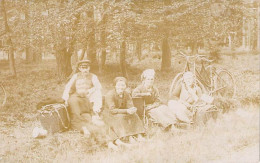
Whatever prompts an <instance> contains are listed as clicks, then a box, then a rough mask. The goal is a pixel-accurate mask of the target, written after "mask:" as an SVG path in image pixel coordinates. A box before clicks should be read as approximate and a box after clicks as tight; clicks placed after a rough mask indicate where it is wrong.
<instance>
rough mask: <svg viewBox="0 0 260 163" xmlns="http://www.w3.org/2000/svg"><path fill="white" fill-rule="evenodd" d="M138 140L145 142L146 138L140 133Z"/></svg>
mask: <svg viewBox="0 0 260 163" xmlns="http://www.w3.org/2000/svg"><path fill="white" fill-rule="evenodd" d="M137 141H138V142H145V141H146V139H145V138H144V137H143V136H142V135H141V134H138V136H137Z"/></svg>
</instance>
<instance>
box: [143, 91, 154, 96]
mask: <svg viewBox="0 0 260 163" xmlns="http://www.w3.org/2000/svg"><path fill="white" fill-rule="evenodd" d="M151 95H152V94H151V92H147V93H143V96H151Z"/></svg>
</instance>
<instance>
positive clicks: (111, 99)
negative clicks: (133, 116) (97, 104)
mask: <svg viewBox="0 0 260 163" xmlns="http://www.w3.org/2000/svg"><path fill="white" fill-rule="evenodd" d="M106 104H107V108H108V109H109V112H110V113H111V114H118V113H121V114H126V113H127V109H118V108H116V106H115V101H114V96H113V93H111V92H109V93H108V94H107V96H106Z"/></svg>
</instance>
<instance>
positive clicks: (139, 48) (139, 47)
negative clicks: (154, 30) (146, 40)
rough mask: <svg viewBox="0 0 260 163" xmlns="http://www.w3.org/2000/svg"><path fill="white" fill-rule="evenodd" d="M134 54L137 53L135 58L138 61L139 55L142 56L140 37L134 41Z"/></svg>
mask: <svg viewBox="0 0 260 163" xmlns="http://www.w3.org/2000/svg"><path fill="white" fill-rule="evenodd" d="M136 54H137V58H138V60H139V61H140V60H141V57H142V41H141V39H137V42H136Z"/></svg>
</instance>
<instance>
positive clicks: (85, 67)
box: [79, 65, 90, 73]
mask: <svg viewBox="0 0 260 163" xmlns="http://www.w3.org/2000/svg"><path fill="white" fill-rule="evenodd" d="M89 69H90V67H89V65H80V66H79V71H80V72H83V73H89Z"/></svg>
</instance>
